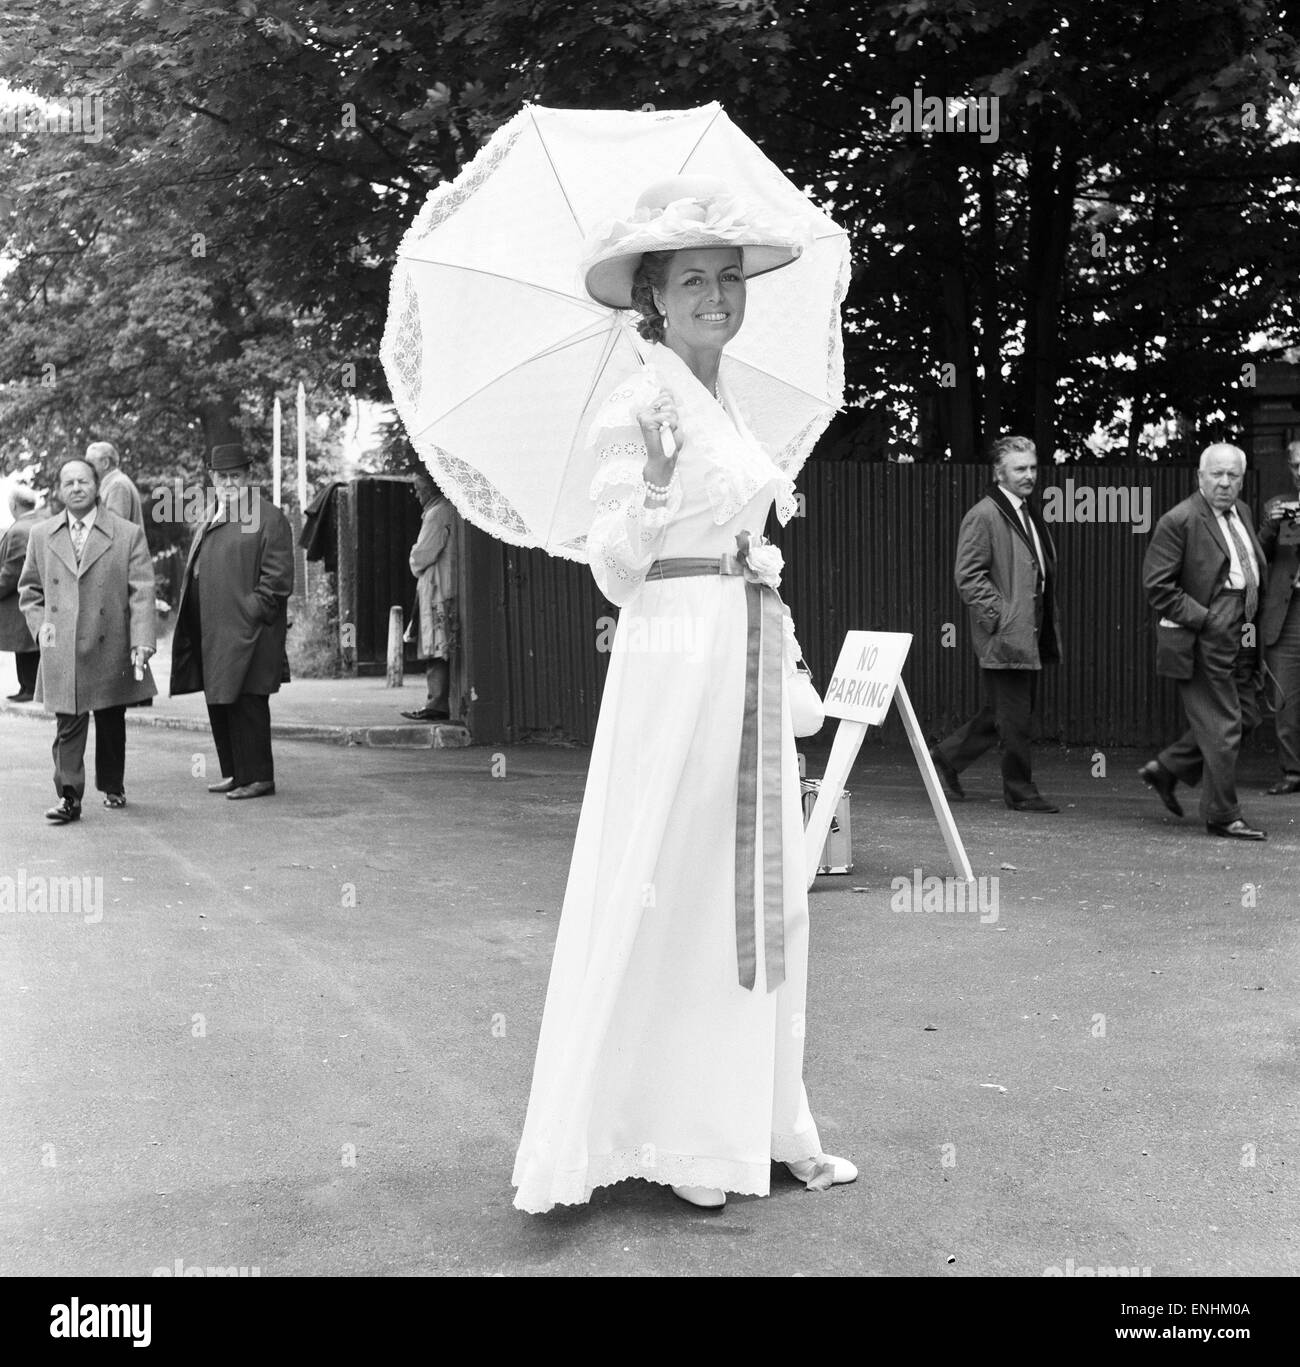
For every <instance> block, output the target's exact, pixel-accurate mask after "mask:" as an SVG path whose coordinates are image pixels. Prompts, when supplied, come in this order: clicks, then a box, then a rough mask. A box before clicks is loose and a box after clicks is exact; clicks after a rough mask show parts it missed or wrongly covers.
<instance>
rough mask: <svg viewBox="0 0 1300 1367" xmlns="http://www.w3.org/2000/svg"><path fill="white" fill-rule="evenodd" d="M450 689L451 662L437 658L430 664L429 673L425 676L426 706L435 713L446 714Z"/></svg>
mask: <svg viewBox="0 0 1300 1367" xmlns="http://www.w3.org/2000/svg"><path fill="white" fill-rule="evenodd" d="M450 688H451V665H450V662H449V661H447V660H442V659H439V658H437V657H436V656H435V657H434V658H433V659H431V660H430V661H429V662H428V666H427V673H426V674H425V676H424V689H425V699H426V705H427V706H428V707H429V708H430V709H432V710H434V711H443V712H445V711H446V710H447V698H448V693H449V691H450Z"/></svg>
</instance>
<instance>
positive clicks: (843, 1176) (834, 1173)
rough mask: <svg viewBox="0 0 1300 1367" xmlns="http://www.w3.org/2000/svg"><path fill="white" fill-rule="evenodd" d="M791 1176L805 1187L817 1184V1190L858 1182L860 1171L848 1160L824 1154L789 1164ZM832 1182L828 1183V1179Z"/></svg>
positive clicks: (787, 1165)
mask: <svg viewBox="0 0 1300 1367" xmlns="http://www.w3.org/2000/svg"><path fill="white" fill-rule="evenodd" d="M786 1167H787V1168H789V1169H790V1176H791V1177H793V1178H794V1179H795V1180H796V1181H799V1182H803V1183H804V1184H805V1185H806V1184H808V1183H810V1182H817V1183H818V1187H817V1188H815V1190H821V1189H823V1188H825V1187H828V1186H835V1187H838V1186H843V1184H844V1183H845V1182H856V1181H857V1180H858V1170H857V1168H855V1167H854V1166H853V1164H852V1163H850V1162H849V1160H848V1159H847V1158H836V1157H835V1155H834V1154H831V1153H823V1154H821V1155H820V1156H819V1157H817V1158H802V1159H800V1160H799V1161H798V1162H796V1163H787V1164H786ZM827 1178H829V1179H830V1180H829V1181H827V1180H826V1179H827Z"/></svg>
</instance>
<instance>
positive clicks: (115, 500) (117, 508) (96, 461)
mask: <svg viewBox="0 0 1300 1367" xmlns="http://www.w3.org/2000/svg"><path fill="white" fill-rule="evenodd" d="M86 459H87V460H88V461H89V462H90V463H91V464H92V465H93V466H94V467H95V471H96V473H97V474H98V475H99V506H100V507H101V508H107V509H108V511H109V512H110V513H116V514H117V515H118V517H124V518H126V520H127V521H128V522H134V523H135V525H136V526H137V527H140V528H142V529H145V530H147V528H145V526H144V504H143V503H141V501H140V491H139V490H138V489H137V488H136V487H135V485H134V484H133V483H132V482H131V478H130V476H129V475H128V474H127V473H126V472H125V471H124V470H123V469H122V466H121V462H120V460H119V458H118V454H117V447H116V446H114V445H113V443H112V442H111V441H92V442H91V443H90V445H89V446H87V447H86Z"/></svg>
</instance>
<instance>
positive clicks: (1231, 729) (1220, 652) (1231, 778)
mask: <svg viewBox="0 0 1300 1367" xmlns="http://www.w3.org/2000/svg"><path fill="white" fill-rule="evenodd" d="M1245 616H1246V614H1245V599H1244V597H1243V595H1242V594H1241V592H1240V591H1236V592H1234V591H1231V590H1225V591H1224V592H1222V593H1219V594H1216V595H1215V598H1214V601H1213V602H1212V603H1211V604H1210V610H1209V616H1208V617H1207V618H1206V619H1205V625H1204V626H1203V627H1202V628H1201V630H1200V632H1199V634H1198V635H1197V637H1196V660H1195V666H1194V668H1193V673H1192V677H1191V678H1190V679H1180V680H1179V681H1178V696H1179V698H1180V699H1181V701H1182V704H1183V711H1185V712H1186V713H1187V722H1188V726H1187V730H1186V731H1184V732H1183V734H1182V735H1181V736H1180V737H1179V738H1178V739H1177V740H1176V741H1174V743H1173V744H1172V745H1170V746H1166V748H1165V749H1164V750H1162V751H1161V752H1160V754H1159V755H1158V756H1157V758H1158V759H1159V761H1160V763H1161V764H1162V765H1164V767H1165V768H1166V769H1168V770H1169V772H1170V773H1171V774H1173V776H1174V777H1175V778H1176V779H1179V780H1181V781H1182V782H1183V783H1187V784H1191V785H1193V786H1195V785H1196V784H1197V783H1200V782H1201V780H1202V779H1204V781H1205V786H1204V787H1203V789H1202V791H1201V817H1202V819H1203V820H1205V821H1214V822H1229V821H1236V820H1237V818H1238V817H1240V816H1241V804H1240V802H1238V800H1237V756H1238V754H1239V753H1240V752H1241V737H1242V733H1243V731H1249V730H1250V729H1251V728H1252V727H1254V726H1256V725H1257V724H1258V722H1259V702H1258V697H1257V690H1256V686H1255V671H1256V665H1257V663H1258V652H1257V651H1256V650H1255V649H1254V648H1247V647H1244V646H1243V645H1242V643H1241V637H1242V626H1243V624H1244V622H1245Z"/></svg>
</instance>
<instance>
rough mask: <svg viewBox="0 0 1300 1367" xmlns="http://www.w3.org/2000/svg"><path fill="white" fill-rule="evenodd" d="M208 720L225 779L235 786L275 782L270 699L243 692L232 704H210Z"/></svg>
mask: <svg viewBox="0 0 1300 1367" xmlns="http://www.w3.org/2000/svg"><path fill="white" fill-rule="evenodd" d="M208 721H209V722H210V723H211V724H212V740H213V742H214V744H215V745H216V747H217V762H218V763H219V764H220V765H221V776H222V778H233V779H234V780H235V787H236V788H242V787H243V786H244V785H245V784H246V783H263V782H265V783H274V782H275V764H274V761H273V760H272V757H271V700H270V699H269V698H268V697H267V696H266V694H265V693H241V694H240V695H239V697H238V698H236V699H235V701H234V702H232V703H211V702H210V703H209V704H208Z"/></svg>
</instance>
